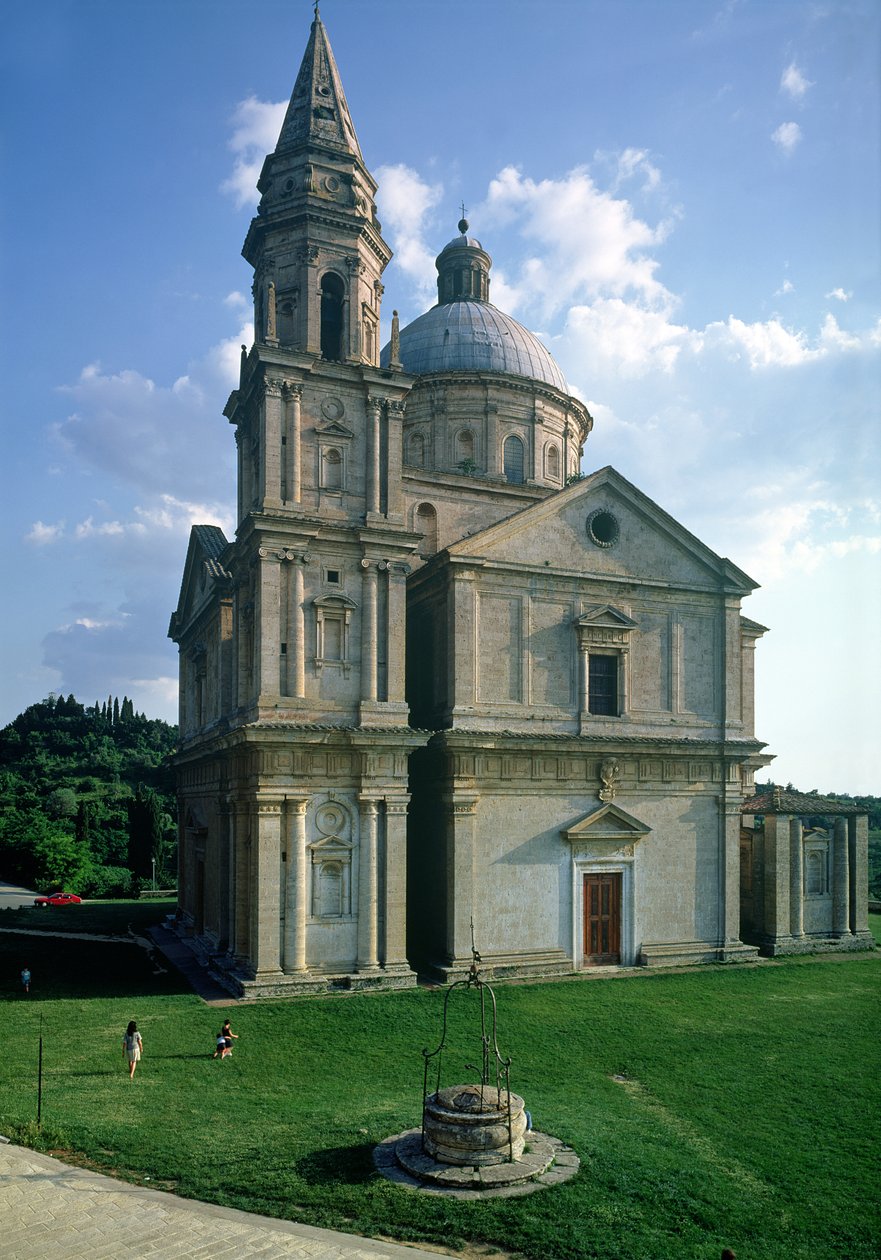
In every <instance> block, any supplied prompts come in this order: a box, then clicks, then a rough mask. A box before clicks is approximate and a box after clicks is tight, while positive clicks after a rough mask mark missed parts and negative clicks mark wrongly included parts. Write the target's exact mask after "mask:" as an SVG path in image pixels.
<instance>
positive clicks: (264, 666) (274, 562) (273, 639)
mask: <svg viewBox="0 0 881 1260" xmlns="http://www.w3.org/2000/svg"><path fill="white" fill-rule="evenodd" d="M257 555H258V563H259V566H260V567H259V585H258V599H259V602H258V609H257V613H258V615H257V622H258V637H259V643H260V650H259V655H258V660H257V671H258V681H257V694H258V696H259V700H260V703H270V702H273V701H275V700H276V699H277V698H278V693H279V685H280V667H279V651H280V646H281V634H280V631H281V617H280V596H281V589H280V587H281V583H280V561H279V558H278V556H277V555H275V554H273V553H271V552H270V551H268V550H267V548H265V547H261V548H260V549H259V550H258V552H257Z"/></svg>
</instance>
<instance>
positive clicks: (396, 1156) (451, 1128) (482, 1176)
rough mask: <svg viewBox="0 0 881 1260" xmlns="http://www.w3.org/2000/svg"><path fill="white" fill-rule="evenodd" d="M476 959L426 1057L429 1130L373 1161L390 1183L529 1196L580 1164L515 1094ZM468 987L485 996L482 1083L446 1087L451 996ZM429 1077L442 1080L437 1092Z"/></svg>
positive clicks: (388, 1146) (399, 1138) (398, 1139)
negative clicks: (541, 1129) (537, 1127)
mask: <svg viewBox="0 0 881 1260" xmlns="http://www.w3.org/2000/svg"><path fill="white" fill-rule="evenodd" d="M472 932H473V925H472ZM472 955H473V961H472V964H471V969H470V971H469V973H468V979H467V980H459V981H456V983H455V984H452V985H450V986H449V988H448V989H447V993H446V997H445V998H444V1007H443V1035H442V1036H441V1040H440V1044H439V1045H438V1046H437V1048H436V1049H435V1050H431V1051H429V1050H423V1052H422V1054H423V1061H424V1074H423V1091H422V1128H421V1129H408V1130H407V1132H406V1133H398V1134H396V1135H395V1136H394V1137H389V1138H386V1139H385V1141H384V1142H381V1143H380V1144H379V1146H377V1147H376V1148H375V1150H374V1152H373V1159H374V1163H375V1165H376V1168H377V1171H378V1172H380V1173H381V1174H382V1175H383V1176H384V1177H387V1178H388V1179H389V1180H390V1181H397V1182H400V1183H402V1184H405V1185H409V1186H412V1187H413V1188H415V1189H421V1190H425V1191H426V1192H428V1193H433V1194H438V1193H447V1194H455V1195H459V1196H463V1195H464V1196H465V1197H470V1198H474V1197H475V1196H480V1195H495V1194H529V1193H531V1191H533V1190H538V1189H540V1188H541V1187H542V1186H551V1185H556V1184H557V1183H559V1182H561V1181H567V1180H568V1179H569V1178H570V1177H574V1176H575V1174H576V1172H577V1171H578V1167H579V1160H578V1156H577V1155H576V1154H575V1152H574V1151H573V1150H571V1148H570V1147H567V1146H565V1145H564V1144H563V1143H562V1142H560V1141H559V1140H558V1139H557V1138H553V1137H550V1136H548V1134H546V1133H536V1132H535V1131H534V1130H533V1129H532V1126H531V1121H530V1118H529V1113H528V1112H527V1110H526V1108H525V1106H524V1103H523V1099H522V1098H521V1097H520V1095H519V1094H514V1093H512V1092H511V1084H510V1067H511V1060H510V1059H509V1058H507V1059H506V1058H503V1057H502V1055H501V1053H500V1052H499V1047H498V1042H497V1039H496V999H495V994H494V993H493V991H492V988H491V987H490V986H489V985H488V984H486V983H485V981H483V980H482V979H481V977H480V971H479V963H480V955H479V954H478V952H477V950H476V949H474V947H473V945H472ZM469 990H476V992H477V994H478V996H479V1016H480V1058H481V1061H482V1070H481V1082H480V1084H479V1085H474V1084H470V1085H447V1086H445V1087H444V1088H441V1084H440V1078H441V1064H442V1058H443V1053H444V1049H445V1047H446V1044H447V1008H448V1006H449V1001H450V997H451V996H452V994H454V993H456V992H460V993H461V992H463V991H464V992H467V991H469ZM469 1066H470V1065H469ZM430 1072H431V1075H432V1076H433V1077H435V1078H436V1079H435V1081H434V1086H435V1087H434V1090H433V1092H430V1091H429V1086H428V1080H429V1073H430Z"/></svg>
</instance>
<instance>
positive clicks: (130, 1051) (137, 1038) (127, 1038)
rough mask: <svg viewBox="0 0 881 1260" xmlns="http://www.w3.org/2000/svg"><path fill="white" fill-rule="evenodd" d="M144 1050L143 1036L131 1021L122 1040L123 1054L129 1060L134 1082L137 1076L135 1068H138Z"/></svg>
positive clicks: (130, 1072)
mask: <svg viewBox="0 0 881 1260" xmlns="http://www.w3.org/2000/svg"><path fill="white" fill-rule="evenodd" d="M143 1048H144V1043H143V1041H142V1040H141V1034H140V1033H139V1032H138V1026H137V1024H136V1023H135V1021H134V1020H131V1021H130V1022H129V1026H128V1028H127V1029H126V1030H125V1034H124V1035H123V1038H122V1052H123V1054H124V1055H125V1056H126V1058H127V1059H128V1078H129V1080H132V1079H133V1077H134V1075H135V1068H136V1067H137V1066H138V1060H139V1059H140V1057H141V1051H142V1050H143Z"/></svg>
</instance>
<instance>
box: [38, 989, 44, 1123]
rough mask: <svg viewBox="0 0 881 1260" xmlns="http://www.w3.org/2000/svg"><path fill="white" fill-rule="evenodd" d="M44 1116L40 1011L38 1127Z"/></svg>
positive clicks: (41, 1016) (41, 1018)
mask: <svg viewBox="0 0 881 1260" xmlns="http://www.w3.org/2000/svg"><path fill="white" fill-rule="evenodd" d="M42 1116H43V1013H42V1011H41V1012H40V1053H39V1058H38V1060H37V1128H38V1129H39V1127H40V1122H41V1120H42Z"/></svg>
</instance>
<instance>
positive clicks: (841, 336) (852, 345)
mask: <svg viewBox="0 0 881 1260" xmlns="http://www.w3.org/2000/svg"><path fill="white" fill-rule="evenodd" d="M820 345H821V346H822V347H823V348H824V349H825V350H829V351H832V350H859V349H860V348H861V347H862V345H863V341H862V338H860V337H856V336H854V334H853V333H848V332H845V331H844V330H843V329H842V328H839V326H838V320H837V319H836V318H835V316H834V315H833V314H831V312H830V313H829V314H827V316H826V318H825V320H824V321H823V327H822V329H821V331H820Z"/></svg>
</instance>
